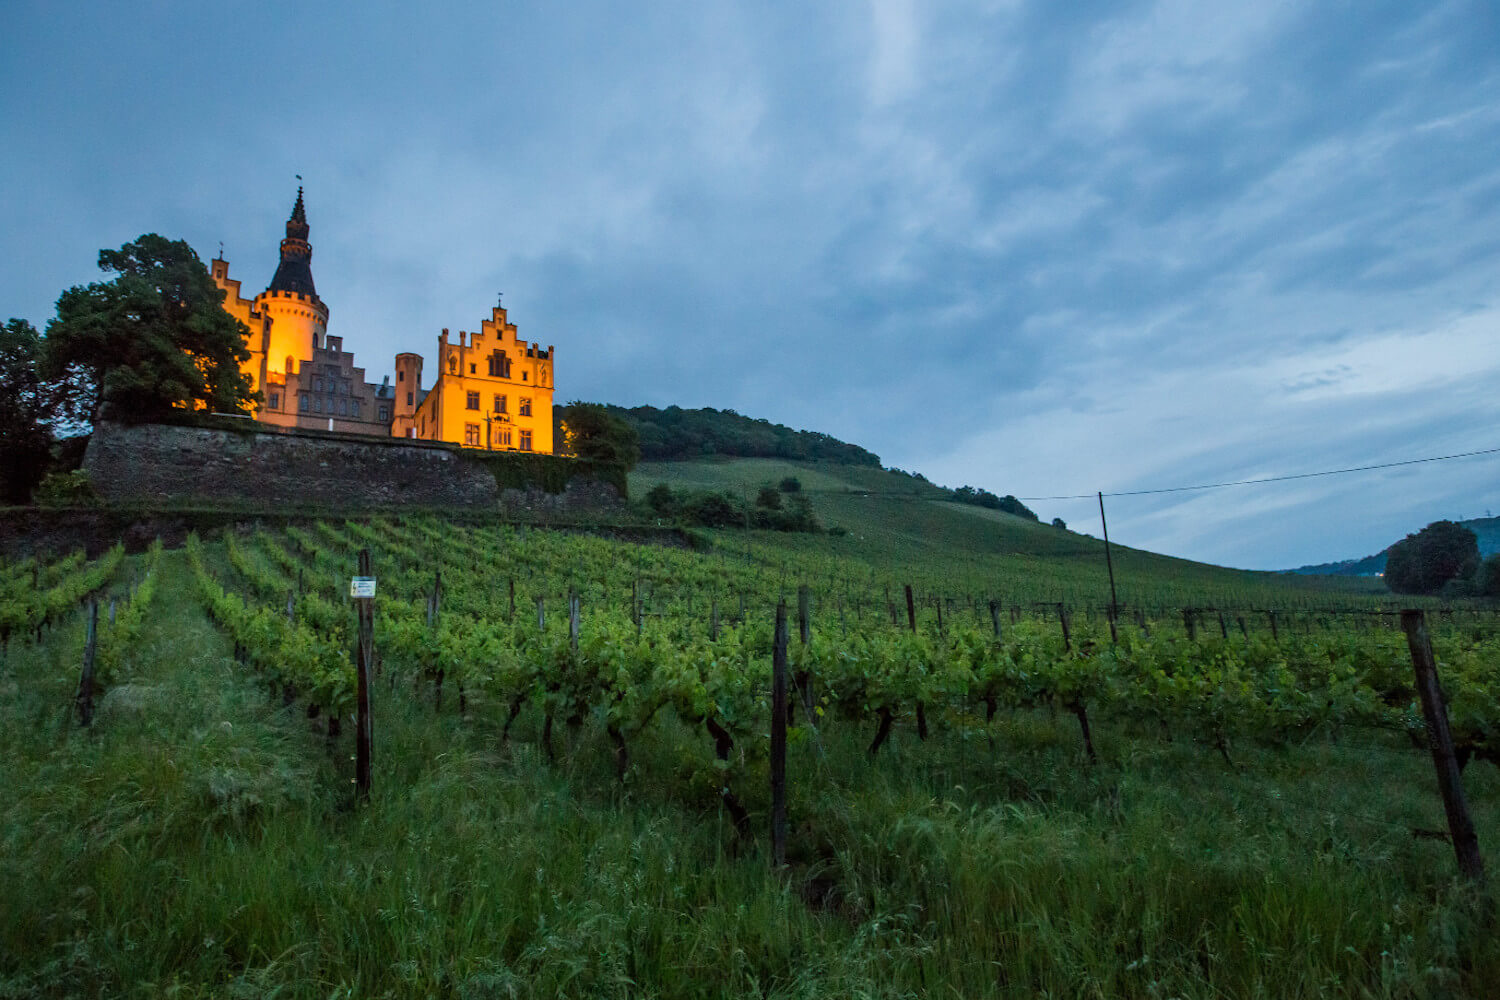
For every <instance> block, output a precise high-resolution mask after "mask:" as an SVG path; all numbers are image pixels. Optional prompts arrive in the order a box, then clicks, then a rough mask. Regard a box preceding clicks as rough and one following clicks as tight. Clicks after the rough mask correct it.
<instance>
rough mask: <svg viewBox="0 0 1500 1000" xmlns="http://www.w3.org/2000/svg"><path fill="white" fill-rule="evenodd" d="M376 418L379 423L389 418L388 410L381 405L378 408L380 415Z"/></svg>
mask: <svg viewBox="0 0 1500 1000" xmlns="http://www.w3.org/2000/svg"><path fill="white" fill-rule="evenodd" d="M376 419H378V420H379V421H380V422H381V423H385V422H386V421H387V420H389V419H391V415H390V412H389V411H388V410H387V409H386V408H385V407H383V406H382V407H381V408H380V416H379V417H377V418H376Z"/></svg>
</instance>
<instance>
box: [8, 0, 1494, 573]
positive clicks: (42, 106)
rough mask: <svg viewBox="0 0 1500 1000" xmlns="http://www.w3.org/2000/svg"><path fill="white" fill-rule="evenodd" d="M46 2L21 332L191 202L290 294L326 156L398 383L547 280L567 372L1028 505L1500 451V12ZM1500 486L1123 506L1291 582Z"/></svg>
mask: <svg viewBox="0 0 1500 1000" xmlns="http://www.w3.org/2000/svg"><path fill="white" fill-rule="evenodd" d="M325 7H326V8H327V9H324V8H325ZM7 10H8V14H7V16H6V26H5V32H4V34H3V36H0V112H3V116H0V120H3V121H4V123H5V125H4V129H5V131H4V139H5V155H4V156H3V157H0V184H3V188H4V191H5V197H4V198H3V199H0V219H3V225H0V240H3V241H4V260H5V266H4V267H3V268H0V318H3V317H4V316H21V317H24V318H26V319H29V320H31V321H32V322H33V323H35V324H36V325H37V326H38V327H39V328H40V327H43V326H44V325H45V323H46V321H47V319H48V318H49V317H50V316H51V315H52V313H53V305H54V303H55V301H56V298H57V295H58V293H59V292H60V291H61V290H62V289H63V288H65V287H67V286H69V285H72V284H77V283H82V282H87V281H92V280H98V278H99V277H100V274H99V272H98V271H97V269H96V268H95V262H96V259H97V255H98V251H99V250H100V249H101V248H104V247H118V246H120V245H121V244H122V243H125V242H126V241H128V240H131V239H134V238H135V237H137V236H139V235H140V234H142V233H146V232H158V233H161V234H162V235H165V236H170V237H175V238H183V239H186V240H188V241H189V242H190V243H191V244H192V245H193V246H194V247H195V248H196V249H197V250H198V252H199V255H200V256H202V257H203V258H204V259H205V260H207V259H208V258H210V257H212V256H214V255H215V254H216V253H217V249H218V243H219V241H221V240H222V241H223V243H224V249H225V255H226V256H227V257H228V259H229V261H230V265H231V274H232V276H234V277H237V278H239V279H241V280H242V281H243V282H244V285H245V288H246V290H247V291H248V292H249V293H250V294H253V293H254V292H255V291H258V290H259V289H261V288H264V287H265V286H266V284H267V283H269V281H270V278H271V275H272V273H273V272H274V270H275V266H276V262H277V243H278V240H279V239H280V238H281V236H282V227H283V225H284V223H285V220H286V217H287V215H288V213H289V211H290V208H291V204H292V201H293V198H294V196H295V194H296V186H297V183H298V182H297V180H296V178H295V176H294V175H296V174H301V175H302V177H303V178H304V183H305V184H306V188H307V195H306V198H307V214H308V220H309V222H310V223H311V226H312V233H311V242H312V244H313V273H314V276H315V278H316V281H317V285H318V291H319V293H320V295H321V296H322V298H323V299H324V300H325V301H326V302H327V303H328V304H329V307H330V309H331V312H332V316H331V320H330V327H329V329H330V332H331V333H338V334H341V335H343V337H344V343H345V347H346V348H347V349H350V350H353V351H355V352H356V359H357V361H359V362H360V363H362V364H363V365H365V366H366V368H367V371H368V373H369V375H370V376H371V380H372V381H377V382H378V381H379V380H380V377H381V376H382V375H384V374H388V373H390V372H391V371H392V370H393V360H392V359H393V356H394V355H395V354H396V353H397V352H399V351H407V350H415V351H418V352H420V353H422V354H424V355H425V356H426V357H427V358H428V359H429V366H430V362H431V358H432V356H433V348H434V345H435V343H436V336H437V333H438V331H439V329H441V328H442V327H445V326H446V327H450V328H452V329H453V330H454V331H457V330H459V329H464V330H469V329H474V328H477V327H478V325H479V323H480V321H481V320H482V319H484V318H486V317H487V316H488V315H489V309H490V306H491V305H493V304H494V302H495V301H496V294H497V293H499V292H503V293H504V296H505V304H506V306H507V308H508V309H509V311H510V318H511V319H512V321H513V322H515V323H517V324H518V326H519V328H520V335H521V336H522V337H523V338H526V339H531V340H536V341H539V342H540V343H542V344H544V345H546V344H553V345H556V348H557V351H558V355H557V358H558V361H557V376H556V377H557V385H558V390H557V392H558V400H559V401H567V400H572V399H588V400H602V401H608V402H614V403H620V404H624V405H634V404H639V403H650V404H654V405H658V406H665V405H670V404H674V403H675V404H678V405H681V406H687V407H697V406H715V407H720V408H733V409H735V410H738V411H740V412H741V413H745V414H749V415H752V416H758V417H766V418H769V419H771V420H773V421H778V422H783V423H787V424H791V425H793V426H796V427H803V428H812V429H816V430H821V431H826V432H828V433H831V434H834V435H836V436H838V437H841V438H844V439H846V440H849V441H853V442H856V443H858V444H861V445H863V446H865V447H867V448H869V449H871V450H872V451H875V452H877V453H878V454H879V455H880V456H881V457H882V459H883V461H884V462H885V464H886V465H889V466H896V467H900V468H904V469H911V470H917V471H921V472H923V473H924V474H926V475H927V476H928V477H929V478H930V479H932V480H934V481H936V482H940V483H944V484H947V485H955V486H956V485H960V484H963V483H971V484H973V485H976V486H982V487H985V488H988V489H990V490H993V491H995V492H997V493H1002V494H1004V493H1014V494H1016V495H1018V496H1022V497H1031V496H1051V495H1055V494H1073V493H1083V492H1092V491H1095V490H1104V491H1106V492H1109V491H1127V490H1137V489H1148V488H1154V487H1166V486H1179V485H1189V484H1196V483H1204V482H1219V481H1225V480H1237V479H1246V478H1256V477H1263V476H1275V475H1283V474H1291V473H1300V472H1308V471H1315V470H1319V469H1327V468H1337V467H1343V466H1351V465H1365V464H1370V463H1375V462H1384V461H1399V460H1402V459H1409V458H1420V457H1426V456H1429V455H1440V454H1447V453H1451V452H1460V451H1468V450H1473V449H1481V448H1493V447H1497V446H1500V419H1497V417H1500V280H1497V279H1500V14H1497V8H1496V6H1495V5H1494V4H1493V3H1492V2H1489V0H1473V2H1464V0H1459V2H1452V3H1411V2H1408V0H1402V2H1394V3H1379V2H1373V0H1359V2H1355V0H1346V2H1341V3H1275V2H1269V0H1257V2H1254V3H1248V2H1247V3H1233V4H1230V3H1202V2H1158V3H1149V2H1143V3H1127V2H1113V0H1112V2H1107V3H1103V2H1101V3H1085V2H1069V3H1050V2H1048V3H1042V2H1037V3H1021V2H991V3H982V2H975V3H967V4H945V3H921V4H919V3H907V2H886V0H881V2H872V3H857V2H847V3H795V4H765V3H755V4H728V3H717V2H707V3H705V2H701V0H700V2H693V3H682V4H670V3H654V4H619V3H583V2H579V3H569V4H519V3H517V4H503V3H480V4H474V5H472V6H466V5H456V4H454V5H448V4H433V5H417V4H412V5H401V4H387V3H366V4H359V5H354V4H338V5H318V4H309V3H295V4H290V3H289V4H283V3H269V2H255V3H239V2H220V3H214V4H202V3H194V4H186V3H170V2H155V3H138V4H120V3H100V4H71V5H58V4H55V3H20V4H17V3H12V4H9V5H7ZM1497 487H1500V456H1489V457H1483V458H1473V459H1465V460H1460V461H1454V462H1443V463H1434V464H1429V465H1419V466H1412V467H1407V468H1405V469H1401V470H1394V471H1390V472H1380V473H1368V474H1360V475H1353V476H1344V477H1333V478H1329V479H1315V480H1304V481H1301V482H1297V483H1292V484H1285V485H1277V486H1256V487H1243V488H1236V489H1229V490H1219V491H1211V492H1206V493H1190V494H1174V495H1168V496H1154V497H1133V498H1119V499H1115V500H1112V501H1111V506H1110V529H1111V536H1112V537H1113V538H1115V539H1116V540H1118V541H1121V542H1123V543H1126V544H1130V545H1135V546H1140V547H1143V548H1148V549H1153V550H1156V551H1161V552H1167V553H1171V554H1175V555H1182V556H1187V557H1191V558H1195V559H1202V560H1206V561H1211V562H1218V563H1224V564H1228V565H1234V566H1245V567H1251V568H1261V569H1268V568H1281V567H1287V566H1295V565H1299V564H1303V563H1310V562H1320V561H1324V560H1330V559H1336V558H1345V557H1357V556H1362V555H1366V554H1369V553H1371V552H1374V551H1377V550H1379V549H1380V548H1382V547H1384V546H1385V545H1386V544H1388V543H1389V542H1391V541H1393V540H1395V539H1396V538H1399V537H1401V536H1402V535H1403V534H1405V533H1407V532H1409V531H1415V530H1416V529H1418V528H1420V527H1422V526H1423V525H1425V524H1426V523H1428V522H1429V521H1432V520H1435V519H1438V518H1441V517H1460V516H1482V515H1484V513H1485V512H1486V510H1487V509H1488V508H1495V509H1497V510H1500V489H1497ZM1031 506H1032V507H1033V508H1034V509H1036V511H1037V512H1038V513H1039V514H1041V515H1042V516H1043V518H1044V519H1049V518H1051V517H1053V516H1057V515H1060V516H1062V517H1064V518H1065V519H1067V520H1068V522H1069V524H1070V526H1072V527H1075V528H1077V529H1080V530H1087V531H1091V532H1093V533H1095V534H1097V533H1098V522H1097V514H1098V512H1097V507H1095V506H1094V505H1093V504H1091V503H1088V502H1080V501H1040V500H1039V501H1036V502H1034V503H1032V504H1031Z"/></svg>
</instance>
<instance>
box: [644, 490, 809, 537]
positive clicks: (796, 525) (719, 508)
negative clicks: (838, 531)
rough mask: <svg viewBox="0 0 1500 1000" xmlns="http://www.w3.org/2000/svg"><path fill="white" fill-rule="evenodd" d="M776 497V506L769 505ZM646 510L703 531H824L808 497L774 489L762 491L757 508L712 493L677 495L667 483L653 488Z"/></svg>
mask: <svg viewBox="0 0 1500 1000" xmlns="http://www.w3.org/2000/svg"><path fill="white" fill-rule="evenodd" d="M771 497H775V499H776V506H774V507H771V506H767V504H766V503H765V502H762V501H769V500H770V498H771ZM645 504H646V508H647V509H648V510H649V511H650V512H651V513H652V514H655V515H656V516H658V517H671V518H674V519H676V520H678V521H680V522H681V523H683V524H687V525H695V526H698V527H703V528H744V527H751V528H761V529H764V530H767V531H805V532H816V531H822V530H823V529H822V526H821V525H820V524H819V523H818V519H817V516H816V515H814V514H813V510H812V504H811V503H810V502H809V501H808V499H807V497H804V496H800V495H794V496H788V497H785V498H783V497H782V496H781V494H780V493H779V492H778V491H777V490H775V489H773V488H772V487H769V486H767V487H765V488H763V489H762V490H761V491H760V494H759V495H758V496H757V497H756V501H755V503H753V504H747V503H746V502H745V501H744V500H742V499H740V498H738V497H735V496H732V495H730V494H728V493H720V492H716V491H712V490H679V491H674V490H673V489H672V488H671V487H670V486H668V485H667V484H666V483H657V484H656V485H655V486H653V487H651V490H650V492H648V493H647V494H646V498H645Z"/></svg>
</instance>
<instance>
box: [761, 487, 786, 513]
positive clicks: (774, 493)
mask: <svg viewBox="0 0 1500 1000" xmlns="http://www.w3.org/2000/svg"><path fill="white" fill-rule="evenodd" d="M755 506H757V507H763V508H765V509H766V510H780V509H781V491H780V490H778V489H776V487H774V486H762V487H761V488H760V492H759V493H757V494H756V495H755Z"/></svg>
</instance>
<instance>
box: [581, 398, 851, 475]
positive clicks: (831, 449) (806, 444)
mask: <svg viewBox="0 0 1500 1000" xmlns="http://www.w3.org/2000/svg"><path fill="white" fill-rule="evenodd" d="M607 409H608V410H609V412H610V413H611V414H613V415H614V416H617V417H619V418H621V419H622V420H625V421H626V422H628V423H629V424H630V425H631V426H632V427H634V428H635V429H636V431H637V433H639V434H640V442H641V444H640V447H641V457H643V458H644V459H646V460H647V461H648V462H671V461H680V460H683V459H695V458H702V457H703V456H704V455H731V456H734V457H737V458H785V459H791V460H793V461H802V462H840V463H843V464H845V465H868V466H872V467H874V468H877V469H878V468H880V456H878V455H875V454H872V453H870V452H868V451H866V450H865V449H863V448H861V447H859V446H858V445H853V444H848V443H847V442H844V441H840V440H839V439H837V438H835V437H831V436H830V435H827V434H821V433H819V432H817V431H798V430H793V429H792V428H790V427H787V426H785V425H783V424H773V423H771V422H770V421H769V420H764V419H755V418H752V417H745V416H741V415H740V414H738V413H736V412H735V411H734V410H716V409H714V408H713V407H704V408H703V409H700V410H685V409H683V408H682V407H680V406H668V407H666V408H665V409H657V408H656V407H654V406H635V407H631V408H630V409H625V408H623V407H619V406H608V407H607Z"/></svg>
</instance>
